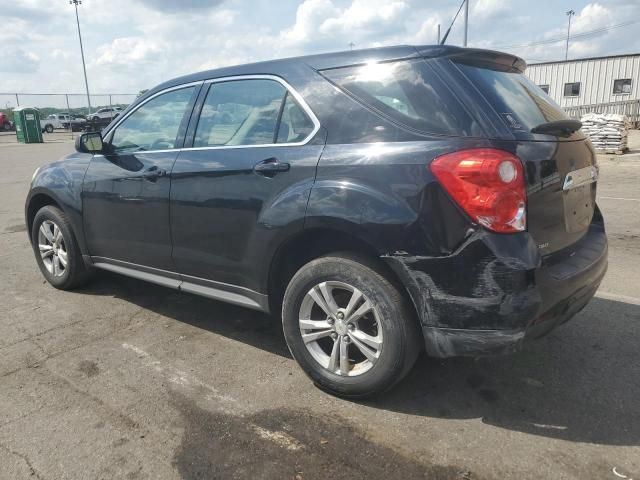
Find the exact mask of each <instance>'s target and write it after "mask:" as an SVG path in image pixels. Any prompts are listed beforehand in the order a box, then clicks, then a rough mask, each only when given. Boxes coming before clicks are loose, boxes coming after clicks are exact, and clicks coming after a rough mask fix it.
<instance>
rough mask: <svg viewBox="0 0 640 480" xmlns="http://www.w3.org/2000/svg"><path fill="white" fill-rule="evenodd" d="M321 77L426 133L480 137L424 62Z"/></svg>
mask: <svg viewBox="0 0 640 480" xmlns="http://www.w3.org/2000/svg"><path fill="white" fill-rule="evenodd" d="M320 73H322V75H324V76H325V77H326V78H327V79H329V80H330V81H331V82H333V83H334V84H336V85H337V86H338V87H340V88H341V89H343V90H345V91H346V92H347V93H349V94H351V96H353V97H355V99H356V100H358V101H359V102H360V103H363V104H365V105H366V106H367V107H369V108H370V109H372V110H374V111H376V112H377V113H378V114H381V115H383V116H385V117H387V118H389V119H390V120H392V121H394V122H396V123H399V124H401V125H403V126H406V127H409V128H411V129H413V130H418V131H420V132H424V133H432V134H438V135H455V136H471V135H474V136H477V135H479V134H480V132H479V131H478V127H477V124H475V122H474V121H473V120H472V118H471V117H470V115H469V114H468V112H467V111H466V110H465V109H464V108H463V107H462V105H461V104H460V102H459V101H458V100H457V98H456V97H455V96H454V95H453V94H452V93H451V91H450V90H449V89H448V88H447V86H446V85H445V84H444V83H443V82H442V81H441V80H440V78H439V77H438V76H437V75H436V74H435V72H433V70H432V69H431V67H430V66H429V64H428V62H427V61H425V60H422V59H420V60H401V61H394V62H384V63H368V64H365V65H359V66H355V67H345V68H335V69H329V70H323V71H321V72H320Z"/></svg>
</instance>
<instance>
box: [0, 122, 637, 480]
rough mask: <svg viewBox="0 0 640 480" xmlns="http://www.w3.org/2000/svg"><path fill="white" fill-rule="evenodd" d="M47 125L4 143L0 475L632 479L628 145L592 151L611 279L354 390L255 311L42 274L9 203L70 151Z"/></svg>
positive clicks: (106, 279) (632, 232) (632, 248)
mask: <svg viewBox="0 0 640 480" xmlns="http://www.w3.org/2000/svg"><path fill="white" fill-rule="evenodd" d="M56 137H60V138H56V139H55V141H54V142H50V143H46V144H41V145H15V144H11V143H9V142H6V143H4V144H0V171H1V172H2V174H1V175H0V271H1V273H0V478H2V479H5V478H6V479H19V478H38V479H64V478H70V479H93V478H104V479H112V478H131V479H143V478H150V479H157V478H163V479H164V478H167V479H170V478H225V479H226V478H242V479H244V478H278V479H281V478H292V479H313V478H318V479H320V478H334V479H340V478H365V477H368V478H387V479H391V478H403V479H409V478H429V479H460V480H461V479H466V480H468V479H502V478H518V479H536V480H539V479H541V478H553V479H563V478H567V479H581V480H583V479H598V480H600V479H612V480H615V479H617V478H623V477H617V476H616V475H615V473H614V471H613V469H614V468H615V469H616V470H615V471H616V472H617V473H618V474H619V475H625V476H627V477H629V478H636V479H637V478H639V477H640V362H638V359H637V356H638V339H639V338H640V220H638V219H639V218H640V217H639V216H638V210H640V160H639V159H637V158H636V157H635V156H629V157H624V156H623V157H613V158H610V157H602V158H601V159H600V163H601V182H600V187H599V203H600V206H601V208H602V210H603V211H604V214H605V218H606V222H607V228H608V232H609V237H610V265H609V273H608V275H607V277H606V279H605V281H604V283H603V284H602V286H601V289H600V292H599V293H598V296H597V298H595V299H594V300H593V301H592V302H591V303H590V304H589V305H588V306H587V308H586V309H585V310H584V311H583V312H581V313H580V314H579V315H578V316H577V317H576V318H575V319H574V320H573V321H571V322H569V323H568V324H566V325H565V326H563V327H561V328H559V329H557V330H556V331H554V332H553V333H552V334H550V335H549V336H547V337H545V338H544V339H541V340H539V341H537V342H534V343H532V344H530V345H529V346H527V348H526V349H525V351H523V352H521V353H519V354H517V355H514V356H511V357H500V358H485V359H476V360H474V359H452V360H447V361H434V360H430V359H428V358H425V357H422V358H421V359H420V360H419V361H418V364H417V365H416V367H415V368H414V369H413V371H412V372H411V374H410V375H409V377H408V378H407V379H406V380H405V381H403V382H402V383H401V384H400V385H399V386H398V388H396V389H395V390H393V391H392V392H390V393H388V394H386V395H384V396H383V397H380V398H378V399H376V400H374V401H367V402H349V401H344V400H339V399H336V398H333V397H330V396H328V395H326V394H324V393H322V392H320V391H319V390H317V389H316V388H314V386H313V385H312V384H311V383H310V382H309V381H308V380H307V378H306V377H305V376H304V375H303V374H302V372H301V370H300V369H298V367H297V366H296V364H295V362H294V361H293V360H292V359H291V357H290V355H289V353H288V351H287V348H286V346H285V343H284V340H283V337H282V334H281V332H280V329H279V327H278V322H277V320H273V319H271V318H269V317H267V316H265V315H262V314H259V313H256V312H252V311H248V310H243V309H241V308H237V307H234V306H230V305H225V304H222V303H218V302H215V301H212V300H207V299H203V298H199V297H195V296H191V295H188V294H184V293H179V292H175V291H172V290H167V289H165V288H162V287H159V286H154V285H151V284H147V283H143V282H141V281H137V280H132V279H127V278H124V277H120V276H117V275H115V274H109V273H99V274H98V275H96V277H95V279H94V281H93V282H92V283H91V284H90V285H89V286H87V287H85V288H83V289H81V290H77V291H74V292H61V291H57V290H55V289H53V288H51V287H50V286H48V285H47V284H46V283H45V282H44V280H43V278H42V276H41V275H40V273H39V271H38V269H37V266H36V263H35V261H34V259H33V252H32V251H31V249H30V246H29V243H28V240H27V235H26V232H25V227H24V220H23V204H24V199H25V195H26V192H27V189H28V183H29V179H30V177H31V174H32V172H33V170H34V169H35V168H36V167H37V166H39V165H41V164H43V163H46V162H48V161H50V160H53V159H56V158H58V157H60V156H61V155H63V154H65V153H67V152H70V151H71V150H72V149H73V145H72V143H70V141H69V139H68V138H64V135H56ZM0 143H1V142H0Z"/></svg>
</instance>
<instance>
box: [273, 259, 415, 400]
mask: <svg viewBox="0 0 640 480" xmlns="http://www.w3.org/2000/svg"><path fill="white" fill-rule="evenodd" d="M282 323H283V328H284V335H285V339H286V341H287V344H288V346H289V349H290V351H291V354H292V355H293V357H294V358H295V359H296V360H297V361H298V363H299V364H300V366H301V367H302V369H303V370H304V371H305V372H306V374H307V375H308V376H309V377H311V379H312V380H313V381H314V382H315V384H316V385H317V386H318V387H320V388H322V389H323V390H326V391H328V392H330V393H333V394H335V395H338V396H343V397H350V398H363V397H367V396H371V395H374V394H377V393H380V392H383V391H385V390H387V389H389V388H390V387H392V386H393V385H394V384H396V383H397V382H398V381H400V380H401V379H402V378H403V377H404V375H405V374H406V373H407V372H408V371H409V369H410V368H411V367H412V366H413V364H414V362H415V360H416V357H417V355H418V353H419V350H420V345H421V341H420V338H421V336H422V335H421V333H420V331H419V328H418V323H417V320H416V318H415V314H414V313H413V311H412V309H411V307H410V305H409V302H408V301H407V299H406V298H405V295H403V294H402V292H401V291H400V289H398V288H397V287H396V286H395V285H394V284H393V283H392V282H390V281H389V279H388V278H387V277H386V276H385V274H384V273H383V271H382V269H381V268H380V266H379V265H377V264H375V263H374V262H371V261H370V260H368V259H366V258H363V257H359V256H355V255H350V254H334V255H331V256H326V257H321V258H318V259H316V260H313V261H311V262H309V263H308V264H306V265H304V266H303V267H302V268H301V269H300V270H299V271H298V272H297V273H296V274H295V275H294V276H293V278H292V279H291V282H290V283H289V286H288V287H287V290H286V293H285V296H284V301H283V307H282Z"/></svg>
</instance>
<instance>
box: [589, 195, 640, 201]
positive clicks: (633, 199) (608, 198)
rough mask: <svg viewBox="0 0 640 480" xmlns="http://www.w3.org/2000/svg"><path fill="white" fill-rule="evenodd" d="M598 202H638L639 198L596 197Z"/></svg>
mask: <svg viewBox="0 0 640 480" xmlns="http://www.w3.org/2000/svg"><path fill="white" fill-rule="evenodd" d="M598 198H599V199H600V200H624V201H626V202H640V198H625V197H604V196H601V197H598Z"/></svg>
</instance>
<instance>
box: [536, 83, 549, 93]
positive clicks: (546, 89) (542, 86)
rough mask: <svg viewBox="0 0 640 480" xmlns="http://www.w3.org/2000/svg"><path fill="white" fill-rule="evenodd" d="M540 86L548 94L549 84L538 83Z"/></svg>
mask: <svg viewBox="0 0 640 480" xmlns="http://www.w3.org/2000/svg"><path fill="white" fill-rule="evenodd" d="M538 86H539V87H540V89H541V90H542V91H543V92H544V93H546V94H547V95H549V85H538Z"/></svg>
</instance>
